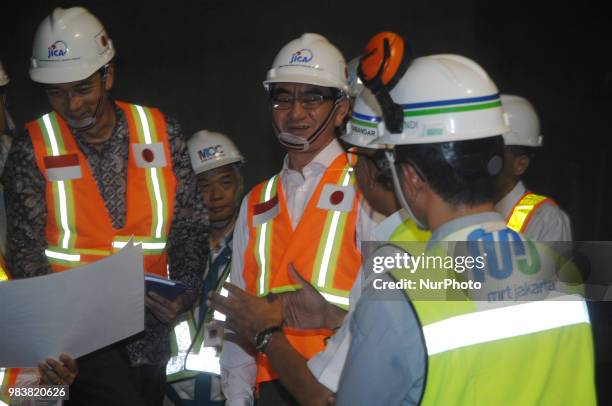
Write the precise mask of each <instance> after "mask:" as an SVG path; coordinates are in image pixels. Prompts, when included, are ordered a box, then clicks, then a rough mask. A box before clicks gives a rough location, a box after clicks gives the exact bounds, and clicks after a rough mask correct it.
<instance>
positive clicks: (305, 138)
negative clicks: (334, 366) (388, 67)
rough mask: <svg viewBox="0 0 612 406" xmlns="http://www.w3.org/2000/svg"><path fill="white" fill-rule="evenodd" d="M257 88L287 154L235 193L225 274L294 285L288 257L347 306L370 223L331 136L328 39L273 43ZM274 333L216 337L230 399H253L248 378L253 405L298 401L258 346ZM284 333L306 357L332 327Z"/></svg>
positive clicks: (335, 94)
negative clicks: (274, 50)
mask: <svg viewBox="0 0 612 406" xmlns="http://www.w3.org/2000/svg"><path fill="white" fill-rule="evenodd" d="M264 87H265V89H266V90H267V92H268V95H269V100H270V108H271V111H272V126H273V128H274V131H275V133H276V136H277V138H278V140H279V143H280V144H281V145H282V146H283V147H284V148H285V149H286V150H287V156H286V158H285V161H284V163H283V167H282V169H281V171H280V173H279V174H277V175H275V176H273V177H272V178H271V179H269V180H266V181H264V182H262V183H260V184H259V185H257V186H255V188H253V189H252V190H251V191H250V193H249V194H248V195H247V196H246V197H245V198H244V200H243V202H242V205H241V208H240V213H239V216H238V220H237V222H236V228H235V231H234V257H233V260H232V271H231V280H232V282H233V283H234V284H236V285H238V286H240V287H242V288H243V289H246V290H247V291H248V292H250V293H252V294H254V295H257V296H260V297H264V296H267V295H269V294H270V293H276V292H283V291H287V290H293V289H295V283H294V282H293V280H292V279H291V278H290V275H289V274H288V271H287V270H288V264H289V263H293V264H294V265H295V268H296V269H298V270H299V272H300V273H301V276H302V277H303V278H304V279H305V280H306V281H308V282H310V283H311V284H312V286H313V287H315V288H316V289H317V290H318V291H319V292H321V293H322V294H323V296H324V297H325V298H326V299H327V300H328V301H329V302H330V303H333V304H334V305H336V306H338V307H339V308H344V309H346V308H347V307H348V304H349V292H350V290H351V287H352V285H353V282H354V280H355V278H356V277H357V274H358V270H359V266H360V264H361V254H360V252H359V241H361V240H362V239H369V238H370V232H371V229H372V227H373V223H372V221H371V218H370V215H371V212H370V209H369V207H368V206H365V205H363V204H362V202H361V201H360V194H359V193H358V191H357V189H356V187H355V179H354V174H353V168H352V167H351V165H350V164H349V161H348V159H347V155H346V154H345V152H344V150H343V149H342V147H341V146H340V144H339V142H338V140H337V139H336V130H337V129H338V127H340V126H342V125H343V123H344V121H345V118H346V115H347V113H348V110H349V101H348V98H347V93H346V92H347V78H346V62H345V60H344V58H343V56H342V54H341V53H340V52H339V51H338V49H336V47H334V46H333V45H332V44H330V43H329V42H328V41H327V39H325V38H324V37H322V36H321V35H318V34H304V35H302V36H301V37H300V38H298V39H296V40H293V41H291V42H289V43H288V44H287V45H285V46H284V47H283V48H282V49H281V50H280V52H279V53H278V55H277V56H276V58H275V60H274V62H273V64H272V68H271V69H270V70H269V71H268V75H267V79H266V80H265V81H264ZM264 327H269V326H264ZM275 328H276V329H277V330H278V329H279V328H280V326H275ZM272 332H273V331H271V330H270V329H265V330H262V331H258V334H257V337H258V340H256V341H257V342H258V343H259V344H258V345H257V346H256V348H253V347H252V346H248V345H245V346H243V347H240V346H239V345H237V344H234V343H231V342H226V343H225V344H224V347H223V354H222V356H221V373H222V382H223V389H224V392H225V395H226V397H227V399H228V404H229V405H245V404H246V405H249V404H252V403H253V398H254V395H253V388H254V386H255V384H256V383H257V385H258V388H259V400H258V404H259V405H283V404H295V403H296V402H295V399H293V398H292V397H291V396H290V395H289V393H288V392H287V390H286V389H285V388H284V387H282V385H281V384H280V383H279V381H278V376H277V374H276V372H275V371H274V370H273V368H272V367H271V366H270V363H269V360H268V359H267V358H266V356H265V355H264V354H263V353H262V350H263V348H264V346H265V344H266V343H267V342H268V341H269V340H270V338H271V335H272ZM285 333H286V336H287V339H288V340H289V342H290V343H291V345H292V346H293V347H294V348H295V349H296V350H297V351H298V352H299V353H300V354H301V356H302V357H304V358H306V359H309V358H311V357H312V356H313V355H314V354H316V353H317V352H319V351H321V350H322V349H323V348H324V346H325V340H326V338H327V337H329V336H330V335H331V330H325V329H322V330H306V331H305V330H300V331H296V330H291V329H285Z"/></svg>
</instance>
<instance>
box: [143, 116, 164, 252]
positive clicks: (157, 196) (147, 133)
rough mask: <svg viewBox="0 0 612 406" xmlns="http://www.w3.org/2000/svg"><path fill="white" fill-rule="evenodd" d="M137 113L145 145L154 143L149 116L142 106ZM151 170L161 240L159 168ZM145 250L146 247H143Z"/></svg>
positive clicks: (161, 210)
mask: <svg viewBox="0 0 612 406" xmlns="http://www.w3.org/2000/svg"><path fill="white" fill-rule="evenodd" d="M136 111H138V115H139V116H140V122H141V123H142V130H143V133H144V138H145V143H146V144H151V143H152V142H153V141H152V140H151V130H150V129H149V122H148V121H147V116H146V114H145V111H144V109H143V108H142V106H136ZM150 170H151V180H152V181H153V182H151V183H153V191H154V195H155V201H156V202H157V228H156V229H155V238H161V236H162V230H163V226H164V210H163V207H164V205H163V201H162V197H161V192H160V186H159V179H158V178H157V168H150ZM143 248H144V245H143Z"/></svg>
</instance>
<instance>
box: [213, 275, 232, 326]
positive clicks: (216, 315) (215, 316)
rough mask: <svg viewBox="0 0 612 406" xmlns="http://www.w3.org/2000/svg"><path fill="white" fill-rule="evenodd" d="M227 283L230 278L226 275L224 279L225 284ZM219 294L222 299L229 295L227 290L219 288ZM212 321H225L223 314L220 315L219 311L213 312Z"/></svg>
mask: <svg viewBox="0 0 612 406" xmlns="http://www.w3.org/2000/svg"><path fill="white" fill-rule="evenodd" d="M229 281H230V277H229V275H227V279H225V282H226V283H229ZM219 294H220V295H221V296H223V297H227V296H228V295H229V292H228V291H227V289H225V288H221V290H220V291H219ZM213 319H215V320H219V321H225V314H223V313H220V312H219V311H217V310H215V311H214V312H213Z"/></svg>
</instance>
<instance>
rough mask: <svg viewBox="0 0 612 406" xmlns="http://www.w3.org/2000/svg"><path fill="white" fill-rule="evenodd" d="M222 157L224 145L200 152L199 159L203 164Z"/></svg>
mask: <svg viewBox="0 0 612 406" xmlns="http://www.w3.org/2000/svg"><path fill="white" fill-rule="evenodd" d="M220 155H223V146H222V145H213V146H210V147H208V148H204V149H201V150H199V151H198V158H200V161H202V162H204V161H208V160H209V159H212V158H214V157H216V156H220Z"/></svg>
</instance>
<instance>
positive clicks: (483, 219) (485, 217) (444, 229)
mask: <svg viewBox="0 0 612 406" xmlns="http://www.w3.org/2000/svg"><path fill="white" fill-rule="evenodd" d="M500 221H501V222H502V223H503V222H504V219H503V217H502V216H501V214H499V213H498V212H495V211H487V212H483V213H478V214H470V215H469V216H463V217H459V218H456V219H454V220H451V221H449V222H447V223H444V224H442V225H441V226H440V227H438V228H437V229H435V230H434V231H433V232H432V233H431V239H430V241H432V242H433V241H442V240H444V239H445V238H446V237H448V236H449V235H451V234H453V233H454V232H456V231H459V230H461V229H464V228H468V227H470V226H476V225H479V224H483V223H490V222H500Z"/></svg>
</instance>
